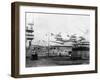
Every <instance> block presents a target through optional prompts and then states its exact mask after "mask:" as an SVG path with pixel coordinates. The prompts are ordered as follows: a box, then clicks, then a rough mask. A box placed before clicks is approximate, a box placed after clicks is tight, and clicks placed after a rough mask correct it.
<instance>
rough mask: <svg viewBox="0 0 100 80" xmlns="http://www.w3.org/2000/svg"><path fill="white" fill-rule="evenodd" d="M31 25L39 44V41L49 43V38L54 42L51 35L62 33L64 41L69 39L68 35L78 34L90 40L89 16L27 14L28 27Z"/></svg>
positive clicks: (36, 41) (35, 41)
mask: <svg viewBox="0 0 100 80" xmlns="http://www.w3.org/2000/svg"><path fill="white" fill-rule="evenodd" d="M29 23H33V24H34V25H33V29H34V33H33V34H34V41H33V42H34V43H38V41H39V40H43V41H47V40H48V36H49V37H50V38H49V39H50V40H51V41H54V40H55V39H54V37H53V36H50V33H53V34H58V33H61V35H62V37H63V38H64V39H68V37H67V36H66V35H71V34H76V35H77V36H83V37H85V38H86V39H87V40H89V35H90V29H89V28H90V16H89V15H88V16H86V15H71V14H70V15H67V14H66V15H63V14H44V13H26V26H28V27H30V26H29V25H28V24H29Z"/></svg>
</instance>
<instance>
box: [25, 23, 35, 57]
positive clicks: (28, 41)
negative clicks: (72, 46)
mask: <svg viewBox="0 0 100 80" xmlns="http://www.w3.org/2000/svg"><path fill="white" fill-rule="evenodd" d="M29 25H30V26H27V27H26V33H25V38H26V57H29V56H31V54H30V53H31V51H32V49H31V46H32V40H33V39H34V34H33V32H34V30H33V27H32V26H33V24H29Z"/></svg>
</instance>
